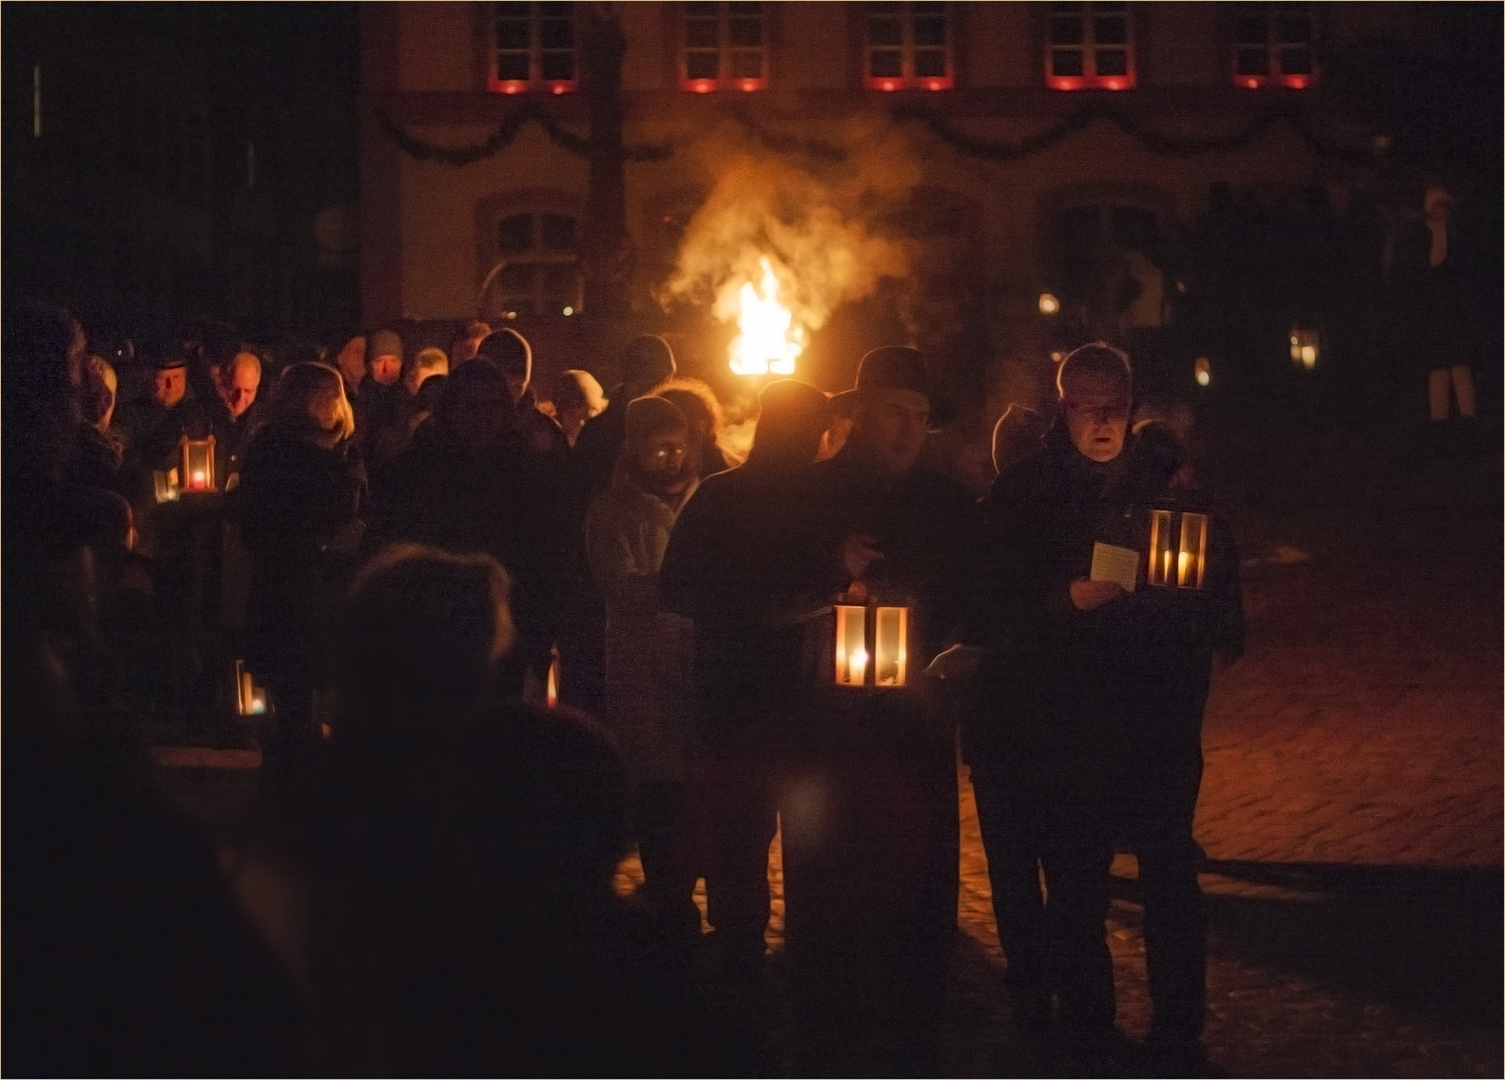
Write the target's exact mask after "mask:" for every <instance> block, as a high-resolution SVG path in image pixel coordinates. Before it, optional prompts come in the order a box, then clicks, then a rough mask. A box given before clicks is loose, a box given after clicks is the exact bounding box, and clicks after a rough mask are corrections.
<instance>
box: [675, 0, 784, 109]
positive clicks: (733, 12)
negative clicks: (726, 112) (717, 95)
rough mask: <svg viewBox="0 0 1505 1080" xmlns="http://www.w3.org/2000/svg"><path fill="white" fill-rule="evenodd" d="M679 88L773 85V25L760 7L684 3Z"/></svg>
mask: <svg viewBox="0 0 1505 1080" xmlns="http://www.w3.org/2000/svg"><path fill="white" fill-rule="evenodd" d="M683 41H684V49H683V51H682V52H681V54H680V61H679V85H680V88H681V89H683V90H692V91H694V92H695V93H697V94H705V93H709V92H710V91H712V90H762V89H763V88H764V87H766V86H767V85H768V26H767V18H766V16H765V14H764V5H763V4H760V3H690V4H686V5H685V26H684V38H683Z"/></svg>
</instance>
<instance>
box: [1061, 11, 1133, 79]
mask: <svg viewBox="0 0 1505 1080" xmlns="http://www.w3.org/2000/svg"><path fill="white" fill-rule="evenodd" d="M1047 37H1048V39H1049V40H1048V43H1047V44H1046V46H1045V85H1046V86H1048V87H1050V88H1051V89H1052V90H1131V89H1133V87H1134V79H1135V71H1134V24H1133V20H1132V19H1131V18H1130V17H1129V5H1128V4H1051V5H1050V13H1049V26H1048V27H1047Z"/></svg>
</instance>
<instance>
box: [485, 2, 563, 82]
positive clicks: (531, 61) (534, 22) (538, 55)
mask: <svg viewBox="0 0 1505 1080" xmlns="http://www.w3.org/2000/svg"><path fill="white" fill-rule="evenodd" d="M520 2H526V3H527V5H528V48H527V50H526V51H527V54H528V78H526V79H504V78H502V77H501V70H500V54H501V53H502V52H503V51H506V52H509V53H519V52H522V51H523V50H521V49H507V50H503V49H502V46H501V42H500V41H499V40H498V29H499V27H498V23H499V21H500V20H501V19H502V17H503V16H502V5H501V4H499V3H491V4H487V5H486V15H487V22H486V90H487V92H488V93H492V94H529V93H533V94H537V93H547V94H570V93H575V92H576V91H578V90H579V89H580V68H581V61H582V60H583V57H582V55H581V12H580V5H579V4H578V3H571V4H570V13H569V22H570V29H571V38H570V40H571V44H570V47H569V49H568V50H565V49H546V48H545V47H544V44H543V25H542V23H543V20H544V15H543V13H542V12H541V10H540V9H541V8H542V6H543V4H544V3H548V2H550V0H520ZM566 51H567V52H570V53H572V54H573V55H574V58H575V74H574V76H573V77H572V78H569V79H546V78H544V75H543V61H544V54H545V53H546V52H566Z"/></svg>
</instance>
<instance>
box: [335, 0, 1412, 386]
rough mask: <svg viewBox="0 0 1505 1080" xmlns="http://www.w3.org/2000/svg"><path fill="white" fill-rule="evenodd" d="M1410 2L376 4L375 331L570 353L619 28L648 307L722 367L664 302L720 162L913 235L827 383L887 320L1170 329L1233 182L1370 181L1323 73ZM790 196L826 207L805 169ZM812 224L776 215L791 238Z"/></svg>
mask: <svg viewBox="0 0 1505 1080" xmlns="http://www.w3.org/2000/svg"><path fill="white" fill-rule="evenodd" d="M1417 8H1418V5H1411V4H1378V3H1376V4H1367V3H1349V4H1302V3H937V2H921V0H909V2H889V3H797V4H795V3H790V4H782V3H780V4H775V3H762V4H760V3H745V2H722V3H690V2H686V3H649V2H644V3H624V4H601V5H586V4H569V3H542V2H532V3H424V4H387V3H372V4H365V5H363V11H362V62H363V89H364V94H363V103H362V112H361V124H362V128H361V142H362V151H361V152H362V206H361V210H362V218H361V220H362V290H363V300H364V306H365V313H366V317H367V320H368V321H369V322H372V323H375V322H378V321H385V320H393V319H398V318H411V319H420V320H436V319H443V320H459V319H466V318H474V317H476V316H477V315H479V316H481V317H483V318H489V319H492V320H495V319H515V320H516V323H515V325H518V326H519V328H521V329H524V331H525V332H526V333H529V335H530V336H532V337H535V338H539V339H541V340H544V341H553V340H559V341H573V340H575V339H573V338H570V337H569V335H568V333H566V332H564V331H562V330H561V329H560V328H561V327H565V326H567V325H568V322H569V320H570V319H572V318H575V317H576V316H580V315H582V314H584V315H585V316H587V317H586V318H585V319H576V322H577V324H582V323H584V322H588V321H589V319H588V316H589V312H587V311H583V305H584V296H585V293H584V286H583V280H584V276H583V270H582V266H581V253H582V251H583V249H584V247H585V240H586V235H585V234H586V231H587V230H588V228H589V227H590V221H591V218H590V206H591V190H590V185H591V161H590V154H589V136H590V122H589V118H590V109H591V101H590V99H591V94H592V89H593V88H592V73H591V69H590V62H589V57H588V55H587V46H588V42H587V40H586V39H587V36H588V33H589V25H590V20H592V19H603V18H604V19H608V20H612V21H614V22H615V24H616V25H617V26H619V27H620V31H621V35H622V38H623V40H624V41H625V51H624V52H623V53H622V60H621V69H620V72H621V95H620V115H621V120H622V131H623V143H624V144H625V147H626V163H625V165H624V166H623V170H624V173H625V213H626V223H627V232H628V237H629V247H628V249H627V255H626V257H627V258H628V260H629V263H630V266H629V273H630V277H629V281H630V286H629V288H628V292H629V298H628V302H629V304H630V308H631V313H632V319H633V321H634V322H636V323H637V324H638V325H640V326H641V328H643V329H655V330H660V331H661V332H670V333H678V334H680V335H681V336H682V337H683V338H684V339H685V340H686V341H687V342H692V343H691V344H688V345H686V346H684V347H685V348H688V350H689V351H690V352H691V353H695V352H696V351H697V350H699V351H700V352H703V353H704V355H705V357H707V358H708V359H707V360H706V363H712V362H714V358H715V357H716V355H717V350H718V349H720V348H721V347H722V346H721V342H723V341H724V336H723V337H722V338H717V337H716V336H715V327H716V326H717V325H718V324H717V323H716V320H715V319H714V318H712V317H711V316H710V312H709V308H710V298H709V297H708V296H707V295H705V294H704V293H703V291H702V293H701V294H696V293H695V291H694V290H693V289H690V290H687V291H684V292H682V293H681V294H677V295H676V296H675V297H673V298H671V302H669V303H668V306H667V307H666V306H665V302H664V301H665V294H664V285H665V283H666V282H668V281H670V280H671V279H672V278H673V277H674V276H675V272H676V269H679V270H681V271H683V270H684V269H685V268H684V267H683V266H682V265H681V262H680V260H681V254H682V245H683V244H684V242H685V238H686V231H687V230H692V231H693V230H694V229H696V228H704V227H706V225H707V222H706V221H705V220H704V215H702V220H699V221H697V218H696V215H697V212H699V211H701V210H703V209H704V208H706V207H707V206H709V205H710V203H711V202H721V203H724V202H726V201H727V200H728V198H730V199H731V200H732V201H733V202H735V196H736V193H735V192H731V193H728V192H726V191H723V190H719V189H718V182H719V181H720V179H721V177H722V175H723V174H724V172H725V171H727V170H731V169H733V168H738V167H740V168H745V169H748V170H749V171H748V172H747V174H746V175H748V176H753V177H767V176H770V175H774V176H776V175H778V174H779V171H780V170H782V169H795V170H802V171H803V174H804V175H807V176H813V177H815V178H816V182H817V184H818V185H819V184H825V185H826V187H828V188H832V189H834V193H833V194H831V202H832V205H833V207H834V213H836V214H837V215H838V216H843V217H844V219H858V218H860V219H862V222H861V224H862V226H863V228H864V229H865V235H867V236H869V237H875V236H876V237H879V238H882V237H891V238H897V240H898V241H899V242H901V243H902V246H903V249H904V252H905V255H904V260H903V263H904V270H903V271H902V272H900V273H899V274H898V275H897V277H898V278H900V279H901V280H900V281H898V282H897V283H896V282H894V281H886V282H884V283H881V284H878V285H872V284H871V283H870V284H869V287H868V288H867V289H866V291H865V292H862V291H860V290H859V291H858V292H853V291H852V290H848V291H847V292H846V293H842V294H840V295H838V296H837V297H836V298H835V299H834V301H833V302H832V303H830V304H828V305H827V306H828V307H829V308H830V309H831V310H830V311H829V312H828V317H826V318H825V319H823V320H822V325H821V326H820V327H817V328H815V329H814V330H813V335H812V344H811V349H810V350H809V361H810V364H811V367H809V368H805V369H803V371H804V373H805V374H807V375H809V376H811V377H812V378H815V379H816V381H819V382H822V383H824V384H827V385H829V386H835V385H840V384H841V383H842V382H843V380H844V379H846V378H849V377H850V373H851V365H852V363H854V361H853V360H852V356H853V355H854V354H855V353H856V352H857V351H858V350H859V349H860V347H861V346H863V345H866V344H868V343H869V341H870V340H875V339H877V338H879V337H886V338H888V339H890V340H891V339H892V338H893V337H894V336H896V335H900V336H908V337H910V338H912V339H915V340H916V343H918V344H921V345H922V346H924V347H926V348H927V350H930V351H932V352H934V353H935V355H936V356H937V357H939V359H940V364H941V366H942V368H943V369H945V370H946V371H948V372H950V373H952V375H953V376H954V377H955V378H956V379H959V380H961V381H962V382H963V383H967V382H969V381H970V380H971V379H972V378H973V376H974V375H976V376H982V373H984V372H985V371H986V370H987V369H988V368H989V365H990V364H992V363H993V362H994V361H996V360H997V359H998V358H999V357H1002V356H1005V355H1009V354H1011V353H1016V352H1018V351H1020V350H1029V349H1039V348H1040V347H1041V343H1042V342H1046V347H1047V348H1048V342H1047V341H1046V339H1047V338H1048V337H1049V333H1050V331H1049V328H1048V325H1047V322H1048V319H1049V318H1050V317H1054V316H1056V315H1058V314H1061V313H1069V311H1068V312H1063V311H1062V309H1071V308H1073V306H1075V308H1079V309H1080V310H1081V311H1082V312H1084V313H1085V314H1083V315H1082V323H1083V326H1084V327H1089V328H1090V325H1091V323H1092V321H1093V319H1100V318H1102V317H1103V316H1104V313H1105V312H1106V313H1107V316H1108V317H1110V318H1111V319H1116V320H1117V321H1118V325H1120V326H1123V325H1125V324H1132V325H1134V326H1140V325H1154V324H1155V323H1156V321H1157V320H1159V319H1161V318H1163V317H1164V314H1165V312H1166V311H1167V310H1168V309H1169V307H1170V305H1171V304H1172V302H1173V300H1174V293H1175V292H1176V290H1178V289H1181V290H1184V289H1185V283H1184V282H1182V281H1179V280H1177V279H1176V276H1175V274H1174V273H1173V272H1170V271H1169V270H1167V269H1166V265H1165V260H1164V259H1161V258H1159V257H1158V256H1157V255H1156V246H1157V243H1159V242H1160V240H1163V239H1164V238H1167V237H1174V236H1176V235H1179V234H1181V233H1183V232H1184V231H1185V230H1186V229H1187V228H1188V227H1189V226H1190V225H1191V224H1192V223H1193V222H1195V221H1196V220H1197V219H1198V218H1199V216H1200V215H1203V214H1204V213H1205V211H1206V209H1207V206H1208V202H1209V198H1210V197H1212V193H1215V192H1216V190H1217V186H1218V185H1224V186H1225V187H1226V188H1227V189H1229V190H1236V191H1239V192H1243V193H1246V194H1251V195H1253V196H1258V197H1273V198H1279V197H1282V195H1283V193H1290V192H1297V191H1301V190H1304V189H1307V188H1309V187H1311V186H1312V185H1319V184H1325V183H1332V182H1341V183H1344V184H1360V185H1362V184H1363V183H1365V182H1366V178H1367V177H1370V176H1372V175H1373V174H1374V173H1375V170H1376V169H1377V168H1378V167H1379V166H1378V160H1379V157H1380V156H1381V155H1382V152H1383V148H1384V138H1383V134H1384V133H1383V132H1382V131H1378V130H1376V129H1375V128H1373V127H1372V126H1370V125H1369V124H1368V123H1367V122H1366V121H1365V119H1364V118H1363V115H1362V112H1361V110H1360V109H1359V108H1357V107H1355V105H1354V104H1353V103H1352V102H1351V100H1350V99H1349V98H1347V97H1344V96H1343V95H1340V94H1339V93H1337V92H1336V90H1334V89H1333V88H1332V87H1331V86H1330V85H1329V83H1330V80H1329V78H1328V70H1327V69H1328V66H1329V64H1330V63H1331V61H1332V58H1334V57H1341V56H1343V55H1344V51H1345V49H1349V48H1351V47H1355V46H1356V45H1357V43H1360V42H1362V41H1366V40H1372V39H1374V38H1376V37H1400V38H1405V37H1408V36H1410V35H1413V34H1415V33H1417V32H1418V29H1417V25H1416V24H1417V23H1418V22H1419V16H1418V11H1417ZM864 155H866V156H864ZM872 159H876V162H875V161H874V160H872ZM863 170H867V171H869V172H872V171H874V170H876V171H877V172H878V173H882V174H884V175H881V176H877V177H873V176H868V177H863V176H860V175H856V174H858V173H861V172H862V171H863ZM827 174H830V175H827ZM833 177H834V178H833ZM819 190H822V191H823V190H825V189H819ZM713 195H714V196H716V198H715V199H713V198H712V196H713ZM765 195H766V193H765ZM788 197H789V199H791V200H795V201H798V200H800V199H807V200H808V199H810V198H822V197H824V196H823V195H819V194H817V195H815V196H812V195H810V193H809V192H808V191H805V190H804V189H803V188H802V187H800V186H799V185H797V186H796V188H795V189H794V190H793V191H792V192H791V193H790V194H789V196H788ZM773 201H774V203H777V193H774V196H773ZM806 210H808V207H804V208H801V207H800V206H793V207H790V208H789V209H788V212H787V213H785V212H783V211H779V210H777V209H775V210H774V211H772V213H773V215H774V217H776V218H779V220H782V221H794V222H796V225H797V223H798V222H799V221H801V220H804V219H803V218H802V217H801V215H802V214H803V213H805V212H806ZM797 227H798V226H797ZM769 230H771V232H772V233H775V234H776V233H777V232H778V231H779V226H778V222H776V221H773V222H770V224H769ZM754 231H755V232H756V230H754ZM1157 238H1158V239H1157ZM775 246H778V245H777V243H775ZM1086 251H1091V252H1093V253H1095V254H1094V259H1093V260H1088V262H1090V263H1091V265H1084V263H1083V260H1082V253H1083V252H1086ZM858 256H859V257H860V256H861V252H860V251H859V252H858ZM786 261H791V262H792V263H797V262H798V257H797V256H794V257H791V259H790V260H786ZM1147 264H1155V265H1154V266H1153V267H1152V268H1151V269H1150V271H1149V272H1146V265H1147ZM1104 267H1108V268H1109V269H1108V270H1106V271H1105V270H1104ZM789 269H790V270H791V271H792V272H793V273H794V274H795V275H796V276H797V275H798V274H799V273H800V268H799V266H798V265H791V266H790V268H789ZM1128 277H1133V278H1134V279H1135V280H1134V281H1133V282H1130V283H1129V285H1130V287H1129V288H1128V289H1127V290H1125V288H1124V284H1125V279H1126V278H1128ZM1047 296H1048V297H1049V298H1054V300H1055V301H1056V304H1057V309H1056V310H1055V311H1049V310H1046V309H1048V308H1049V307H1050V306H1051V299H1048V298H1046V297H1047ZM1089 309H1091V310H1090V311H1089ZM1042 320H1046V322H1042ZM1042 326H1044V327H1045V328H1044V329H1042ZM697 328H699V329H697ZM561 333H563V334H564V336H563V337H561V336H560V335H561ZM697 335H698V337H697ZM700 341H705V342H709V344H694V343H693V342H700ZM838 342H839V345H838ZM545 351H547V350H545ZM838 353H839V354H840V355H839V356H838V355H837V354H838ZM566 360H567V361H568V362H565V361H566ZM541 362H543V363H544V364H545V366H548V365H549V364H550V358H549V357H547V356H544V357H541ZM581 363H582V360H581V358H578V357H563V358H561V360H560V362H559V363H558V365H557V366H581ZM609 375H610V372H607V376H608V377H609Z"/></svg>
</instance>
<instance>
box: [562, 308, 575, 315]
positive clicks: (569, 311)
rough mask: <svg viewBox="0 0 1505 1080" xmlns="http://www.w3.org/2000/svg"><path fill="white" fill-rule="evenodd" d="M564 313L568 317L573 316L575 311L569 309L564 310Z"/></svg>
mask: <svg viewBox="0 0 1505 1080" xmlns="http://www.w3.org/2000/svg"><path fill="white" fill-rule="evenodd" d="M564 313H565V314H566V315H573V314H575V309H574V308H572V307H567V308H565V309H564Z"/></svg>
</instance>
